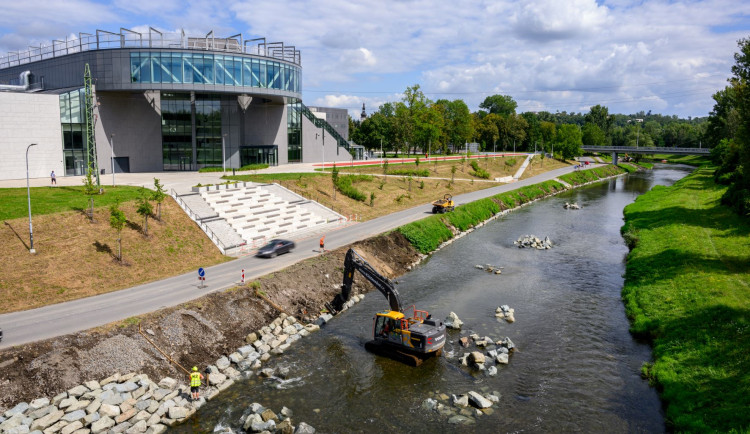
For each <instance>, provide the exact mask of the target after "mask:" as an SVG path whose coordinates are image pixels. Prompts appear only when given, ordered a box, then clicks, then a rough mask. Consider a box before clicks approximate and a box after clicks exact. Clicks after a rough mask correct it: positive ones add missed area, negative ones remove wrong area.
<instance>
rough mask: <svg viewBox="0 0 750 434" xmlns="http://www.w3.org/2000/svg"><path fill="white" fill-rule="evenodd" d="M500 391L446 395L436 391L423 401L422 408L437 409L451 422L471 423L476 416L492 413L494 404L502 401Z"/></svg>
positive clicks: (474, 421)
mask: <svg viewBox="0 0 750 434" xmlns="http://www.w3.org/2000/svg"><path fill="white" fill-rule="evenodd" d="M500 397H501V395H500V392H492V393H490V394H487V395H482V394H480V393H478V392H474V391H469V392H468V393H465V394H462V395H450V396H448V395H446V394H445V393H436V394H435V395H434V398H427V399H425V400H424V401H422V409H423V410H427V411H435V412H437V413H438V414H440V415H442V416H445V417H447V418H448V423H450V424H460V425H471V424H474V423H476V418H477V417H480V416H482V415H485V414H488V415H489V414H492V413H493V412H494V410H493V409H492V406H493V405H494V404H496V403H498V402H500Z"/></svg>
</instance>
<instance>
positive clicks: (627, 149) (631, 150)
mask: <svg viewBox="0 0 750 434" xmlns="http://www.w3.org/2000/svg"><path fill="white" fill-rule="evenodd" d="M583 150H584V151H586V152H611V153H612V164H617V154H669V155H709V154H710V153H711V150H710V149H709V148H660V147H646V146H641V147H635V146H584V147H583Z"/></svg>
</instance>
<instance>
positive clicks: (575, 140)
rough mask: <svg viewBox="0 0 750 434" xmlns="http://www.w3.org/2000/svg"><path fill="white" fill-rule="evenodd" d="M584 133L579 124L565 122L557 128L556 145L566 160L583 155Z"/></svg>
mask: <svg viewBox="0 0 750 434" xmlns="http://www.w3.org/2000/svg"><path fill="white" fill-rule="evenodd" d="M581 139H582V134H581V130H580V129H579V128H578V125H573V124H564V125H560V128H558V129H557V140H556V142H557V143H556V145H557V149H559V151H560V154H562V157H563V158H564V159H566V160H569V159H571V158H573V157H576V156H578V155H581V154H582V153H583V152H582V151H581V145H582V144H583V143H582V142H581Z"/></svg>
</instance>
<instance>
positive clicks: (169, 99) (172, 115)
mask: <svg viewBox="0 0 750 434" xmlns="http://www.w3.org/2000/svg"><path fill="white" fill-rule="evenodd" d="M161 141H162V161H163V165H164V170H192V161H193V125H192V108H191V106H190V94H189V93H162V94H161Z"/></svg>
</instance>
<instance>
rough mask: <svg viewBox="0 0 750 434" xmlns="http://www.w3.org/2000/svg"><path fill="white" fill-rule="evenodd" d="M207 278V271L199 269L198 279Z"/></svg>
mask: <svg viewBox="0 0 750 434" xmlns="http://www.w3.org/2000/svg"><path fill="white" fill-rule="evenodd" d="M205 276H206V270H204V269H203V267H201V268H199V269H198V277H205Z"/></svg>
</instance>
